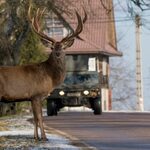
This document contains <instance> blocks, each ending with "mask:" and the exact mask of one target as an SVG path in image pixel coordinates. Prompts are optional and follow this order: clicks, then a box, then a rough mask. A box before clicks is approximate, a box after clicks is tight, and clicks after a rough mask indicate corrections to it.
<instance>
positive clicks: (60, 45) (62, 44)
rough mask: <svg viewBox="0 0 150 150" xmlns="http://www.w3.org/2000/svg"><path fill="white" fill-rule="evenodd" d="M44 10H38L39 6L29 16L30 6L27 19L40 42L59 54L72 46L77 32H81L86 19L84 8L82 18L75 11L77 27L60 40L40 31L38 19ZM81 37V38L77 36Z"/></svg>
mask: <svg viewBox="0 0 150 150" xmlns="http://www.w3.org/2000/svg"><path fill="white" fill-rule="evenodd" d="M44 12H45V8H44V9H43V10H40V9H39V8H38V9H37V11H36V14H35V16H34V17H31V6H30V7H29V10H28V17H29V20H30V22H31V24H32V28H33V30H34V31H35V33H36V34H37V35H38V36H39V37H40V39H41V41H42V43H43V44H44V45H45V46H46V47H50V48H51V50H52V51H53V52H56V54H57V55H58V56H59V53H60V52H61V51H62V50H64V49H66V48H68V47H70V46H72V44H73V43H74V40H75V38H76V37H78V38H79V36H78V35H79V34H80V33H81V32H82V30H83V24H84V23H85V22H86V20H87V14H86V12H85V10H84V13H85V17H84V19H83V20H82V19H81V16H80V15H79V14H78V12H77V11H76V12H75V13H76V16H77V20H78V25H77V28H76V30H75V31H72V33H70V34H68V35H67V36H66V37H65V38H63V39H62V40H61V41H56V40H55V39H53V38H51V37H49V36H47V35H46V34H45V33H44V32H42V31H41V29H40V24H39V22H40V20H41V18H42V16H43V14H44ZM79 39H81V38H79Z"/></svg>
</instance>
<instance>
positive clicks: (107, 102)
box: [98, 55, 111, 111]
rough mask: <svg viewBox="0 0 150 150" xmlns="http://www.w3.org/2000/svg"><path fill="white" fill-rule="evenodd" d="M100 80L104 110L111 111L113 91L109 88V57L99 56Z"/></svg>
mask: <svg viewBox="0 0 150 150" xmlns="http://www.w3.org/2000/svg"><path fill="white" fill-rule="evenodd" d="M98 72H99V80H100V86H101V99H102V110H103V111H108V110H110V109H111V90H110V88H109V57H108V56H104V55H100V56H99V69H98Z"/></svg>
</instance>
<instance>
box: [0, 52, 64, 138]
mask: <svg viewBox="0 0 150 150" xmlns="http://www.w3.org/2000/svg"><path fill="white" fill-rule="evenodd" d="M59 53H60V56H59V57H58V58H57V57H56V56H55V51H54V52H53V51H52V53H51V54H50V56H49V59H48V60H47V61H45V62H42V63H39V64H33V65H26V66H13V67H0V99H1V100H2V101H3V102H13V101H18V102H21V101H25V100H29V101H31V103H32V109H33V115H34V121H35V130H34V131H35V132H34V137H35V139H38V138H39V137H38V130H37V128H38V125H39V127H40V129H41V137H42V139H43V140H45V139H46V135H45V132H44V128H43V121H42V106H41V102H42V100H43V99H44V98H45V97H47V95H48V94H49V93H50V92H51V91H52V90H53V89H54V88H55V87H56V86H57V85H59V84H60V83H61V82H63V80H64V76H65V63H64V57H65V55H64V53H63V52H62V51H60V52H59ZM1 100H0V101H1Z"/></svg>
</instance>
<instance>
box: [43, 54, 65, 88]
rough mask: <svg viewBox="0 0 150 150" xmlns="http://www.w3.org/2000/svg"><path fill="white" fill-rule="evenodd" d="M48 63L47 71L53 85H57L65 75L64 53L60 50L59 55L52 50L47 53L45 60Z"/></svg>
mask: <svg viewBox="0 0 150 150" xmlns="http://www.w3.org/2000/svg"><path fill="white" fill-rule="evenodd" d="M46 63H47V64H48V67H47V68H48V72H49V74H50V76H51V77H52V80H53V84H54V85H55V86H57V85H59V84H60V83H62V82H63V80H64V77H65V72H66V69H65V53H64V52H61V54H60V56H59V57H58V56H57V54H56V53H55V52H52V53H51V54H50V55H49V58H48V60H47V61H46Z"/></svg>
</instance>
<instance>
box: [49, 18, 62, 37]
mask: <svg viewBox="0 0 150 150" xmlns="http://www.w3.org/2000/svg"><path fill="white" fill-rule="evenodd" d="M46 30H47V33H48V36H64V27H63V24H62V22H61V21H60V20H58V19H57V18H51V19H50V18H47V19H46Z"/></svg>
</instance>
